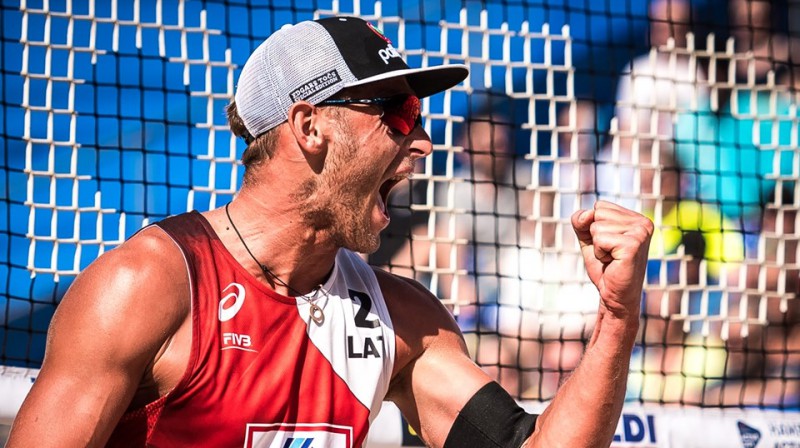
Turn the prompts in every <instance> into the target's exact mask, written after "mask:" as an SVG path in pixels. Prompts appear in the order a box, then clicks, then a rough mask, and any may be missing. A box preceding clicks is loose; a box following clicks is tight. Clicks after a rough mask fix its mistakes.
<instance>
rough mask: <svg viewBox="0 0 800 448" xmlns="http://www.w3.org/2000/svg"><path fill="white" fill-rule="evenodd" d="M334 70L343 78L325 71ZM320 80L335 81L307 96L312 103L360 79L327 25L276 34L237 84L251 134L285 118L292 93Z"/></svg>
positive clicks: (306, 24)
mask: <svg viewBox="0 0 800 448" xmlns="http://www.w3.org/2000/svg"><path fill="white" fill-rule="evenodd" d="M333 70H335V71H336V77H338V79H339V81H338V82H333V81H335V78H333V79H332V78H331V77H329V76H326V75H328V74H330V73H331V72H332V71H333ZM315 81H316V82H317V84H316V85H317V86H320V83H326V82H331V84H330V85H329V86H328V87H326V88H322V89H320V90H318V91H316V92H315V93H314V94H313V95H310V96H308V97H305V98H302V99H304V100H306V101H308V102H310V103H312V104H317V103H319V102H320V101H323V100H325V99H326V98H329V97H330V96H332V95H334V94H335V93H336V92H338V91H339V90H341V89H342V88H344V87H345V86H346V85H347V84H349V83H353V82H356V81H357V79H356V77H355V76H354V75H353V73H352V72H351V71H350V69H349V68H348V67H347V63H345V61H344V58H343V57H342V54H341V53H340V52H339V49H338V48H337V47H336V44H335V43H334V41H333V38H332V37H331V36H330V34H328V32H327V31H326V30H325V28H324V27H322V25H320V24H318V23H316V22H310V21H309V22H301V23H298V24H297V25H293V26H287V27H284V28H282V29H281V30H279V31H277V32H275V33H274V34H272V35H271V36H270V37H269V38H268V39H267V40H265V41H264V43H262V44H261V45H260V46H259V47H258V48H257V49H256V50H255V51H254V52H253V54H252V55H251V56H250V58H249V59H248V60H247V63H246V64H245V65H244V68H243V69H242V74H241V75H240V76H239V83H238V85H237V87H236V107H237V109H238V111H239V116H240V117H241V118H242V120H243V121H244V124H245V126H246V127H247V130H248V131H249V132H250V134H251V135H253V136H254V137H257V136H259V135H260V134H263V133H264V132H266V131H268V130H270V129H272V128H274V127H275V126H277V125H279V124H280V123H282V122H284V121H285V120H286V119H287V118H288V111H289V107H290V106H291V105H292V103H294V100H292V97H291V94H292V92H294V91H296V90H297V89H299V88H301V87H302V86H304V85H306V84H308V83H314V82H315Z"/></svg>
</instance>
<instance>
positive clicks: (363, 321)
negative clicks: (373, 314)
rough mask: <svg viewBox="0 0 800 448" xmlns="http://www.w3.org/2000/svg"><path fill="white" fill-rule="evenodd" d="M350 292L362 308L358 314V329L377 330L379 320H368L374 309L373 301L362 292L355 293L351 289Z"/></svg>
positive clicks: (356, 317) (356, 318)
mask: <svg viewBox="0 0 800 448" xmlns="http://www.w3.org/2000/svg"><path fill="white" fill-rule="evenodd" d="M348 292H349V293H350V297H351V298H353V299H356V300H358V302H359V303H360V304H361V306H360V307H359V308H358V312H357V313H356V316H355V318H353V320H355V322H356V327H360V328H377V327H378V325H380V323H378V320H377V319H373V320H367V316H369V312H370V310H371V309H372V299H370V298H369V296H368V295H367V294H365V293H363V292H360V291H353V290H352V289H349V290H348Z"/></svg>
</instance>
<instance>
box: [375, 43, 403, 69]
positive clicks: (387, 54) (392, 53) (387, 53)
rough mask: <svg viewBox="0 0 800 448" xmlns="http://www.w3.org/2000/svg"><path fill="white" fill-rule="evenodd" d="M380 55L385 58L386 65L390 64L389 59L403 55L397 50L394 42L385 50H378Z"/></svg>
mask: <svg viewBox="0 0 800 448" xmlns="http://www.w3.org/2000/svg"><path fill="white" fill-rule="evenodd" d="M378 56H380V57H381V59H383V63H384V64H386V65H389V59H391V58H399V57H401V56H400V53H398V52H397V50H395V48H394V47H393V46H392V44H389V45H387V46H386V48H384V49H383V50H378Z"/></svg>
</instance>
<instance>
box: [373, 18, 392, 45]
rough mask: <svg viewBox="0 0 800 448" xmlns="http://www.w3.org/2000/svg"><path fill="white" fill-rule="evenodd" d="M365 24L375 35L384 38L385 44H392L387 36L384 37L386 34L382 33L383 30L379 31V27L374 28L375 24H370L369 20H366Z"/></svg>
mask: <svg viewBox="0 0 800 448" xmlns="http://www.w3.org/2000/svg"><path fill="white" fill-rule="evenodd" d="M367 26H368V27H369V29H371V30H372V32H373V33H375V34H377V35H378V37H380V38H381V39H383V40H385V41H386V43H387V44H389V45H391V44H392V41H390V40H389V38H388V37H386V36H385V35H384V34H383V32H381V30H379V29H377V28H375V26H373V25H372V24H371V23H369V22H367Z"/></svg>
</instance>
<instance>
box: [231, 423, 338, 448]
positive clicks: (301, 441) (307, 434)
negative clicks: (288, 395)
mask: <svg viewBox="0 0 800 448" xmlns="http://www.w3.org/2000/svg"><path fill="white" fill-rule="evenodd" d="M244 446H245V448H249V447H259V448H261V447H264V448H353V428H352V427H350V426H342V425H331V424H329V423H272V424H262V423H249V424H248V425H247V434H246V435H245V441H244Z"/></svg>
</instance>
